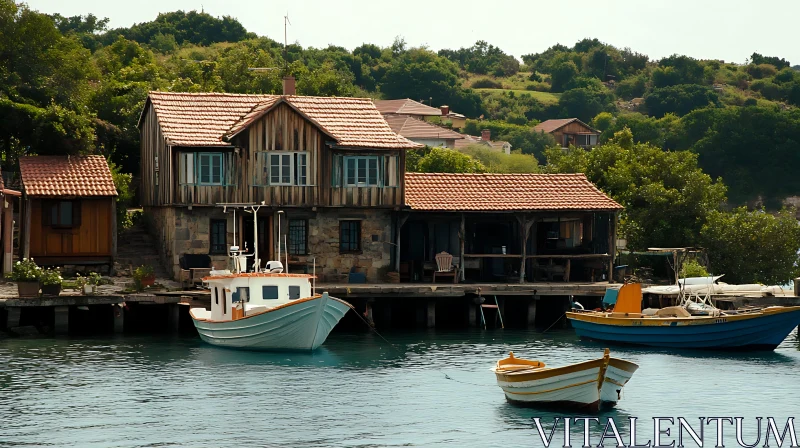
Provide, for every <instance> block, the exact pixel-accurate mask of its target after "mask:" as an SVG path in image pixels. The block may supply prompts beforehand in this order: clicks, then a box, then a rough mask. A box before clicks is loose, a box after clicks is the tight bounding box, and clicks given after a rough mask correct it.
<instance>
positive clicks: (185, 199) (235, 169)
mask: <svg viewBox="0 0 800 448" xmlns="http://www.w3.org/2000/svg"><path fill="white" fill-rule="evenodd" d="M201 152H220V153H222V154H223V160H224V161H223V179H224V185H201V184H198V183H181V176H180V174H179V170H180V169H181V168H182V166H181V162H180V158H181V154H185V153H201ZM173 153H174V154H173V157H172V166H174V167H175V169H174V170H173V172H172V179H174V180H173V181H172V182H173V183H174V184H175V187H174V191H175V197H174V199H173V201H172V203H173V204H176V205H209V204H210V205H213V204H217V203H220V202H242V201H240V200H239V194H238V191H237V186H236V183H237V182H236V181H237V179H239V177H240V174H239V173H240V171H241V169H240V165H241V163H240V159H241V158H240V157H239V156H238V155H237V154H235V153H234V152H233V151H231V150H221V149H219V148H210V149H209V148H203V149H200V148H198V150H197V151H195V150H191V149H184V148H175V149H174V150H173ZM194 182H197V177H195V178H194Z"/></svg>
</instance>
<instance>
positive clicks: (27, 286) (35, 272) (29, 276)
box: [11, 258, 42, 297]
mask: <svg viewBox="0 0 800 448" xmlns="http://www.w3.org/2000/svg"><path fill="white" fill-rule="evenodd" d="M41 276H42V268H40V267H39V266H37V265H36V263H35V262H34V261H33V258H23V259H22V260H21V261H17V262H16V263H14V267H13V268H12V269H11V280H13V281H15V282H17V292H18V294H19V296H20V297H38V296H39V279H40V278H41Z"/></svg>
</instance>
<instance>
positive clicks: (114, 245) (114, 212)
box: [109, 197, 117, 275]
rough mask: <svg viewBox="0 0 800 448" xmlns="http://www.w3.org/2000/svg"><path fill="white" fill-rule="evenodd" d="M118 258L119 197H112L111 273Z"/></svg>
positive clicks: (110, 273) (111, 273)
mask: <svg viewBox="0 0 800 448" xmlns="http://www.w3.org/2000/svg"><path fill="white" fill-rule="evenodd" d="M116 259H117V198H116V197H112V198H111V266H110V268H109V275H113V271H114V261H115V260H116Z"/></svg>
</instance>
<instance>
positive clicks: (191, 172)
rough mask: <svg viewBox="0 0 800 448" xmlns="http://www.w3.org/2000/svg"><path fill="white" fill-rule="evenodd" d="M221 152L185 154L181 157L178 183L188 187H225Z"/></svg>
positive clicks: (223, 163)
mask: <svg viewBox="0 0 800 448" xmlns="http://www.w3.org/2000/svg"><path fill="white" fill-rule="evenodd" d="M225 180H226V179H225V162H224V157H223V154H222V153H221V152H185V153H181V155H180V163H179V164H178V182H180V183H181V184H188V185H225Z"/></svg>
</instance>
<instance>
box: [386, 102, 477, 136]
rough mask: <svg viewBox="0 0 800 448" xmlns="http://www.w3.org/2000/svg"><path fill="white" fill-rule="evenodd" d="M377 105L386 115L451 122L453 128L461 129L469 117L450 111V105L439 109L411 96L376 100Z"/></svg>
mask: <svg viewBox="0 0 800 448" xmlns="http://www.w3.org/2000/svg"><path fill="white" fill-rule="evenodd" d="M375 107H377V108H378V112H380V113H381V114H383V116H385V117H387V118H388V117H393V116H403V117H412V118H416V119H418V120H423V121H442V122H449V123H450V126H452V128H453V129H461V128H463V127H464V125H466V124H467V117H465V116H464V115H462V114H459V113H455V112H452V111H450V106H440V107H439V108H438V109H437V108H435V107H431V106H428V105H425V104H422V103H420V102H419V101H414V100H412V99H409V98H405V99H399V100H375Z"/></svg>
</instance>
